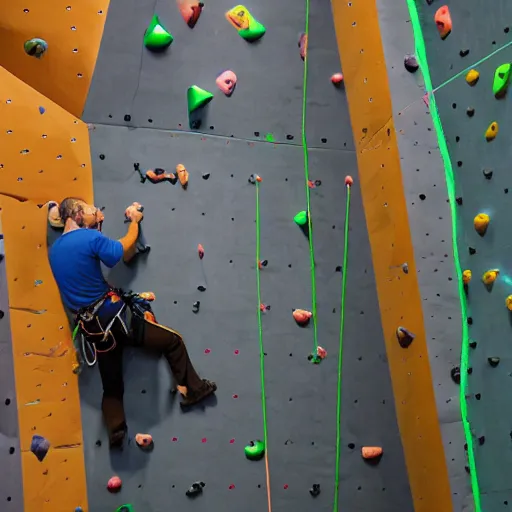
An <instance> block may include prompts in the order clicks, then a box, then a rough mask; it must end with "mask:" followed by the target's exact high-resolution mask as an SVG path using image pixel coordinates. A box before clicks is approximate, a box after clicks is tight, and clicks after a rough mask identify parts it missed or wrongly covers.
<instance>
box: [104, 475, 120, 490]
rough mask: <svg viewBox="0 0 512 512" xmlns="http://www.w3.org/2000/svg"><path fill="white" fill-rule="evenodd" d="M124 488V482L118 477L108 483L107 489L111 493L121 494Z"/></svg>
mask: <svg viewBox="0 0 512 512" xmlns="http://www.w3.org/2000/svg"><path fill="white" fill-rule="evenodd" d="M122 486H123V482H122V481H121V479H120V478H119V477H118V476H113V477H112V478H111V479H110V480H109V481H108V483H107V489H108V490H109V491H110V492H119V491H120V490H121V487H122Z"/></svg>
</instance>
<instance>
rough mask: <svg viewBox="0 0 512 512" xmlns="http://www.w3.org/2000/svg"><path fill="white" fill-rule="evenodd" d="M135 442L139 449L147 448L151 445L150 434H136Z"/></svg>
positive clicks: (151, 438)
mask: <svg viewBox="0 0 512 512" xmlns="http://www.w3.org/2000/svg"><path fill="white" fill-rule="evenodd" d="M135 442H136V443H137V445H138V446H140V447H141V448H149V447H150V446H151V445H152V444H153V437H152V436H151V435H150V434H137V435H136V436H135Z"/></svg>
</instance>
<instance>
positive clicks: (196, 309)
mask: <svg viewBox="0 0 512 512" xmlns="http://www.w3.org/2000/svg"><path fill="white" fill-rule="evenodd" d="M200 306H201V303H200V302H199V301H198V300H196V301H195V302H194V304H192V312H193V313H199V307H200Z"/></svg>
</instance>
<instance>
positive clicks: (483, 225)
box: [473, 213, 491, 236]
mask: <svg viewBox="0 0 512 512" xmlns="http://www.w3.org/2000/svg"><path fill="white" fill-rule="evenodd" d="M490 221H491V218H490V217H489V215H487V214H486V213H479V214H478V215H477V216H476V217H475V218H474V220H473V224H474V226H475V230H476V232H477V233H478V234H479V235H480V236H484V235H485V232H486V231H487V227H488V226H489V222H490Z"/></svg>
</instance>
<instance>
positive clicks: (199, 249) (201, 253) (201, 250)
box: [197, 244, 204, 260]
mask: <svg viewBox="0 0 512 512" xmlns="http://www.w3.org/2000/svg"><path fill="white" fill-rule="evenodd" d="M197 254H198V256H199V259H200V260H202V259H203V258H204V247H203V246H202V244H197Z"/></svg>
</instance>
